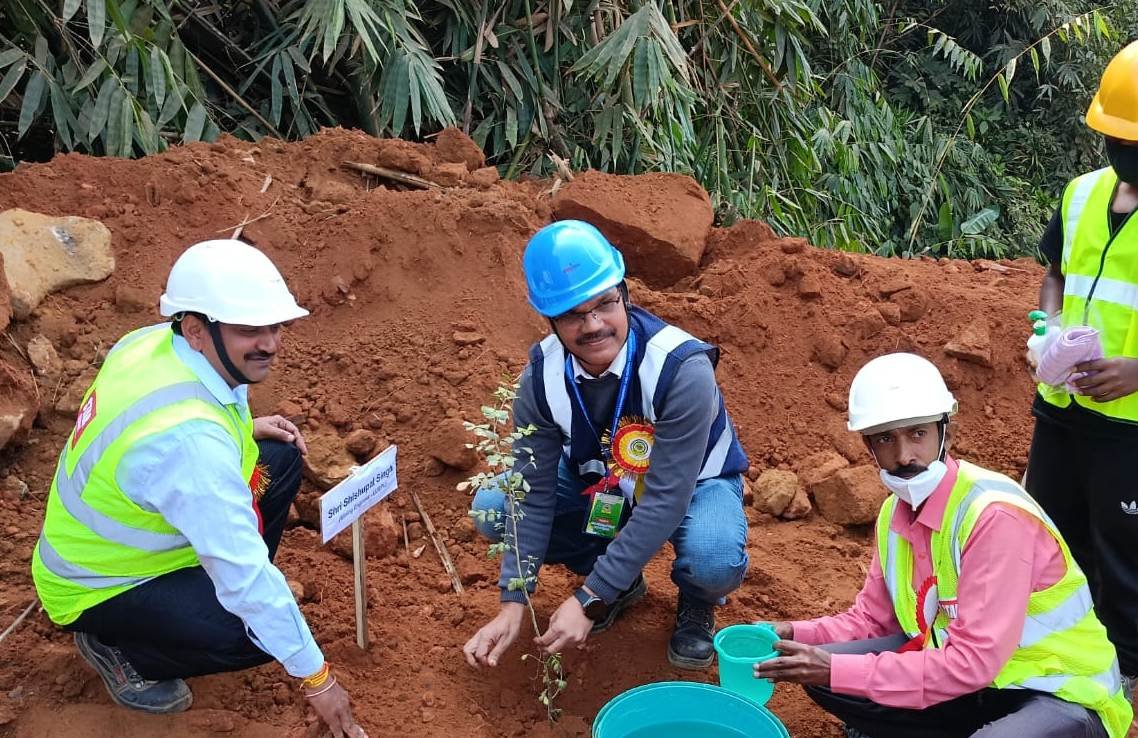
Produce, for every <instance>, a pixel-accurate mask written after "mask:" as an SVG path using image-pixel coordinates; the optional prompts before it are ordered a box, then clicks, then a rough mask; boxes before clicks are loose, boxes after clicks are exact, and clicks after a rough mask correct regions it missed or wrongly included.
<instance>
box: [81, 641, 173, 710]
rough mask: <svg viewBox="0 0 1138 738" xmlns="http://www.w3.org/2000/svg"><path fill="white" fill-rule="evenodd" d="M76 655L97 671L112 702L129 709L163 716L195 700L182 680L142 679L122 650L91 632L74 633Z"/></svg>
mask: <svg viewBox="0 0 1138 738" xmlns="http://www.w3.org/2000/svg"><path fill="white" fill-rule="evenodd" d="M75 647H76V648H78V649H79V655H80V656H82V657H83V658H84V660H86V662H87V663H88V664H90V665H91V666H93V667H94V668H95V671H97V672H99V676H100V677H102V678H103V684H105V685H107V692H108V693H110V695H111V699H112V700H114V701H115V702H117V703H118V704H120V705H122V706H123V707H129V708H130V709H132V710H140V711H142V712H149V713H154V714H157V715H164V714H166V713H170V712H182V711H183V710H186V709H188V708H189V706H190V705H191V704H192V703H193V701H194V695H193V693H192V692H190V688H189V687H187V686H186V683H185V682H183V681H182V680H181V679H166V680H163V681H160V682H155V681H151V680H148V679H143V678H142V677H141V676H139V674H138V672H137V671H135V670H134V667H133V666H131V665H130V662H129V661H127V660H126V659H125V658H123V655H122V651H120V650H118V649H117V648H114V647H112V646H108V645H106V644H105V643H102V642H101V641H99V639H98V638H96V637H95V636H94V635H92V634H91V633H76V634H75Z"/></svg>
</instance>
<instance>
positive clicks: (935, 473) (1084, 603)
mask: <svg viewBox="0 0 1138 738" xmlns="http://www.w3.org/2000/svg"><path fill="white" fill-rule="evenodd" d="M955 412H956V400H955V399H954V398H953V396H952V394H951V393H950V392H949V391H948V388H947V387H946V386H945V384H944V380H943V379H942V378H941V375H940V372H939V371H937V368H936V367H935V366H934V365H933V364H932V363H930V362H929V361H927V360H925V359H923V358H921V357H919V356H916V355H913V354H890V355H887V356H882V357H878V358H876V359H874V360H872V361H870V362H869V363H868V364H866V365H865V366H864V367H862V369H861V371H859V372H858V374H857V376H856V377H854V381H853V384H852V385H851V386H850V398H849V429H850V430H851V431H856V432H858V433H861V434H862V437H863V439H864V441H865V445H866V449H867V450H868V451H869V453H870V455H871V456H872V457H873V459H874V461H875V462H876V463H877V465H878V466H879V467H880V468H881V479H882V482H883V483H884V484H885V486H886V487H888V488H889V490H890V491H891V492H892V493H893V494H892V495H891V496H890V497H889V498H888V500H887V501H886V502H885V504H884V505H883V506H882V509H881V513H880V516H879V518H878V522H877V546H876V548H875V552H874V555H873V560H872V562H871V564H870V568H869V572H868V574H867V576H866V581H865V585H864V586H863V588H862V590H861V592H860V593H859V594H858V596H857V599H856V600H855V601H854V604H853V607H851V608H850V609H849V610H848V611H847V612H845V613H843V614H841V615H836V616H832V617H823V618H817V619H815V620H807V621H797V622H792V623H787V622H783V623H775V629H776V630H777V631H778V634H779V636H780V637H781V638H782V639H783V640H782V641H780V642H779V643H778V644H777V648H778V650H779V652H780V654H781V655H780V656H778V657H776V658H774V659H771V660H769V661H766V662H763V663H761V664H758V665H756V667H755V676H756V678H767V679H773V680H775V681H788V682H797V683H800V684H803V685H805V686H806V691H807V693H808V694H809V695H810V697H811V698H812V699H814V701H815V702H817V703H818V704H819V705H820V706H821V707H822V708H823V709H825V710H827V711H828V712H830V713H832V714H834V715H836V716H837V717H839V718H841V719H842V720H843V721H844V722H845V723H846V726H847V728H846V730H847V734H848V735H849V736H868V738H910V737H911V736H922V738H923V737H926V736H935V737H937V738H940V737H943V738H964V737H965V736H977V737H982V738H998V737H1000V736H1006V737H1008V738H1012V737H1013V736H1014V737H1015V738H1019V737H1020V736H1031V737H1032V738H1067V737H1069V738H1076V737H1078V738H1108V737H1109V738H1123V736H1124V735H1125V734H1126V731H1127V729H1128V727H1129V725H1130V721H1131V719H1132V717H1133V712H1132V710H1131V707H1130V704H1129V699H1128V697H1127V696H1124V694H1123V689H1122V682H1121V678H1120V675H1119V671H1118V660H1117V656H1116V654H1115V650H1114V647H1113V646H1112V645H1111V644H1110V642H1109V641H1108V640H1107V637H1106V631H1105V630H1104V629H1103V627H1102V625H1101V624H1100V623H1099V621H1098V619H1097V618H1096V617H1095V614H1094V611H1093V608H1092V604H1091V596H1090V591H1089V589H1088V587H1087V582H1086V577H1085V576H1084V575H1083V573H1082V572H1081V571H1080V570H1079V568H1078V566H1077V565H1076V564H1075V563H1074V559H1073V558H1072V557H1071V554H1070V551H1069V549H1068V548H1067V545H1066V543H1064V541H1063V539H1062V537H1061V536H1060V535H1059V532H1058V531H1057V530H1056V529H1055V527H1054V525H1053V524H1052V523H1051V521H1050V520H1049V519H1048V518H1047V516H1046V515H1045V514H1044V513H1043V512H1042V510H1041V509H1040V508H1039V506H1038V505H1037V504H1036V503H1035V501H1034V500H1032V499H1031V497H1029V496H1028V495H1027V493H1026V492H1024V491H1023V489H1022V488H1021V487H1020V486H1019V485H1018V484H1016V483H1015V482H1014V481H1012V480H1011V479H1009V478H1008V477H1005V476H1003V475H1001V474H996V473H994V472H990V471H987V470H985V469H981V468H980V467H977V466H974V465H972V464H969V463H968V462H966V461H959V462H958V461H957V460H956V459H954V458H952V456H950V455H949V454H948V446H949V440H950V434H949V417H950V416H951V415H952V414H954V413H955Z"/></svg>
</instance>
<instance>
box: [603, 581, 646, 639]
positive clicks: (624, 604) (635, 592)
mask: <svg viewBox="0 0 1138 738" xmlns="http://www.w3.org/2000/svg"><path fill="white" fill-rule="evenodd" d="M646 594H648V582H647V581H646V580H645V579H644V575H643V574H641V575H640V576H638V577H636V581H635V582H633V583H632V586H631V587H629V588H628V589H626V590H624V591H623V592H621V593H620V596H619V597H617V598H616V602H614V603H612V605H611V606H610V607H609V611H608V612H607V613H606V614H605V616H604V617H603V618H601V619H600V620H598V621H597V622H595V623H593V629H592V630H590V631H589V634H590V635H596V634H597V633H604V632H605V631H606V630H608V629H609V628H611V627H612V624H613V623H615V622H616V619H617V618H618V617H619V616H620V614H621V613H622V612H624V611H625V610H627V609H628V608H630V607H632V606H633V605H635V604H636V603H637V602H639V601H640V600H641V599H643V598H644V595H646Z"/></svg>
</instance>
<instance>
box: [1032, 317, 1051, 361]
mask: <svg viewBox="0 0 1138 738" xmlns="http://www.w3.org/2000/svg"><path fill="white" fill-rule="evenodd" d="M1027 319H1028V320H1030V321H1032V324H1031V335H1030V336H1028V339H1027V353H1028V355H1029V356H1030V357H1031V361H1032V363H1033V364H1035V365H1036V366H1039V359H1040V357H1041V356H1043V352H1044V351H1046V350H1047V344H1049V343H1051V338H1052V336H1051V335H1049V333H1051V331H1049V328H1050V326H1048V324H1047V313H1045V312H1043V311H1042V310H1032V311H1031V312H1030V313H1028V314H1027Z"/></svg>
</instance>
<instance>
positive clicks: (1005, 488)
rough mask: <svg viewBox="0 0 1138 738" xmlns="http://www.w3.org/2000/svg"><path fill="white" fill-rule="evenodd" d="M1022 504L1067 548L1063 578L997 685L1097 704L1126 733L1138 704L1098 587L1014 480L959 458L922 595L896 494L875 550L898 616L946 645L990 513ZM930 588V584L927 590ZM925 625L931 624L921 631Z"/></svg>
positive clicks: (920, 635) (1032, 606)
mask: <svg viewBox="0 0 1138 738" xmlns="http://www.w3.org/2000/svg"><path fill="white" fill-rule="evenodd" d="M997 502H999V503H1004V504H1008V505H1014V506H1015V507H1017V508H1019V509H1021V510H1024V511H1026V512H1028V513H1030V514H1031V515H1033V516H1035V517H1036V518H1038V519H1039V520H1040V521H1041V522H1042V524H1043V525H1044V526H1046V528H1047V530H1048V531H1049V532H1050V533H1051V535H1052V537H1054V539H1055V541H1056V543H1058V544H1059V548H1060V550H1061V551H1062V552H1063V560H1064V562H1065V563H1066V572H1065V573H1064V575H1063V577H1062V578H1061V579H1060V580H1059V581H1058V582H1056V583H1055V584H1053V585H1051V586H1050V587H1048V588H1046V589H1044V590H1041V591H1039V592H1033V593H1032V594H1031V596H1030V597H1029V598H1028V601H1027V619H1026V620H1025V621H1024V626H1023V633H1022V634H1021V635H1020V639H1019V644H1018V646H1017V647H1016V650H1015V652H1014V653H1012V656H1011V658H1010V659H1009V660H1008V662H1007V663H1006V664H1004V667H1003V668H1002V669H1001V670H1000V673H999V674H998V675H996V679H995V681H994V682H993V683H992V686H993V687H995V688H997V689H1034V690H1037V691H1040V692H1047V693H1049V694H1053V695H1055V696H1056V697H1058V698H1060V699H1064V700H1067V701H1068V702H1074V703H1077V704H1080V705H1083V706H1084V707H1086V708H1088V709H1090V710H1094V711H1095V712H1097V713H1098V714H1099V717H1100V718H1102V722H1103V725H1104V726H1105V727H1106V730H1107V732H1108V733H1109V734H1110V736H1111V738H1123V736H1125V735H1126V731H1127V730H1128V729H1129V727H1130V721H1131V719H1132V718H1133V710H1132V709H1131V706H1130V703H1129V702H1127V701H1126V698H1125V697H1124V696H1123V693H1122V680H1121V677H1120V675H1119V671H1118V657H1117V655H1116V653H1115V650H1114V646H1113V645H1111V643H1110V641H1109V640H1107V636H1106V629H1105V628H1103V626H1102V624H1101V623H1100V622H1099V620H1098V618H1097V617H1096V616H1095V613H1094V607H1093V604H1092V602H1091V592H1090V588H1089V587H1088V586H1087V579H1086V577H1085V576H1084V575H1083V572H1082V571H1081V570H1080V569H1079V567H1078V565H1077V564H1075V560H1074V558H1073V557H1072V556H1071V551H1070V549H1068V548H1067V544H1066V542H1064V540H1063V537H1062V536H1061V535H1059V531H1058V530H1057V529H1056V528H1055V526H1054V525H1053V524H1052V523H1051V521H1050V520H1049V519H1048V518H1047V515H1046V514H1045V513H1044V512H1043V510H1042V509H1040V507H1039V505H1038V504H1037V503H1036V502H1035V500H1033V499H1032V498H1031V497H1030V496H1029V495H1028V494H1027V492H1025V491H1024V490H1023V488H1021V487H1020V486H1019V485H1018V484H1016V483H1015V482H1013V481H1012V480H1011V479H1008V478H1007V477H1005V476H1003V475H1002V474H996V473H994V472H990V471H987V470H985V469H981V468H980V467H978V466H975V465H973V464H969V463H967V462H961V463H960V468H959V470H958V472H957V477H956V483H955V484H954V485H953V487H952V492H951V493H950V496H949V501H948V505H947V506H946V507H945V511H944V518H943V520H942V521H941V528H940V530H939V531H933V534H932V540H931V544H930V551H931V555H932V559H933V560H932V567H933V575H934V577H935V580H933V582H931V584H932V585H933V586H932V588H931V589H929V591H928V592H922V593H921V595H922V596H921V597H918V593H917V591H916V590H915V589H914V583H913V548H912V546H911V545H910V544H909V542H908V541H906V540H905V539H904V538H903V537H901V536H900V535H898V534H897V533H896V532H894V531H893V530H892V529H891V527H890V526H891V523H892V520H893V513H894V510H895V509H896V506H897V498H896V497H894V496H890V497H889V499H888V500H886V501H885V504H884V505H882V507H881V512H880V514H879V515H878V517H877V549H878V555H879V557H880V560H881V568H882V572H883V573H884V575H885V585H886V588H887V589H888V590H889V596H890V598H891V599H892V600H893V610H894V612H895V614H896V616H897V622H898V623H899V624H900V625H901V629H902V630H904V631H905V633H906V635H908V636H909V637H910V638H913V639H915V642H916V643H920V642H921V641H922V640H923V646H924V647H925V648H943V647H944V646H945V644H947V643H948V639H949V624H950V622H951V621H952V620H953V619H954V618H955V617H956V613H957V600H956V594H957V583H958V581H959V577H960V558H961V552H962V551H963V550H964V547H965V544H967V542H968V538H969V536H971V535H972V531H973V529H974V528H975V526H976V521H977V520H979V518H980V514H981V513H982V512H983V511H984V509H985V508H986V507H987V506H988V505H991V504H993V503H997ZM922 589H924V588H923V587H922ZM922 626H923V627H922Z"/></svg>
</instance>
